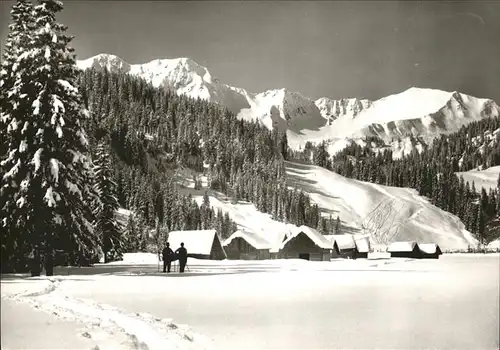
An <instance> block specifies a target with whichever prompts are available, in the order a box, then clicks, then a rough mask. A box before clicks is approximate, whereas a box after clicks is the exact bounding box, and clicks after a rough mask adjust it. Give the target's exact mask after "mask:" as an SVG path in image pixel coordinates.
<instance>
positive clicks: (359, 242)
mask: <svg viewBox="0 0 500 350" xmlns="http://www.w3.org/2000/svg"><path fill="white" fill-rule="evenodd" d="M354 242H355V243H356V248H357V249H358V252H360V253H369V252H370V236H369V235H363V236H354Z"/></svg>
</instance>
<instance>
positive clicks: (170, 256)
mask: <svg viewBox="0 0 500 350" xmlns="http://www.w3.org/2000/svg"><path fill="white" fill-rule="evenodd" d="M162 256H163V272H170V266H171V265H172V260H175V258H174V252H173V250H172V249H171V248H170V243H168V242H167V246H166V247H165V248H163V251H162Z"/></svg>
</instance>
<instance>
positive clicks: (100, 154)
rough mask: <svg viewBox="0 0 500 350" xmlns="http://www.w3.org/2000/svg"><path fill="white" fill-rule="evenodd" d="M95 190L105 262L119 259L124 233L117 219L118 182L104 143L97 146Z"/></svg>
mask: <svg viewBox="0 0 500 350" xmlns="http://www.w3.org/2000/svg"><path fill="white" fill-rule="evenodd" d="M94 166H95V167H94V173H95V178H94V181H95V190H96V192H97V195H98V200H97V201H96V205H95V225H94V228H95V230H96V234H97V235H98V236H99V237H100V239H101V248H102V251H103V254H104V262H109V261H114V260H119V259H121V258H122V254H123V248H124V247H123V235H122V232H121V227H120V225H119V224H118V222H117V221H116V218H115V212H116V210H117V209H118V208H119V204H118V199H117V197H116V184H115V182H114V181H113V180H112V174H111V164H110V155H109V151H108V150H107V148H106V146H105V144H104V143H100V144H99V145H98V147H97V151H96V154H95V160H94Z"/></svg>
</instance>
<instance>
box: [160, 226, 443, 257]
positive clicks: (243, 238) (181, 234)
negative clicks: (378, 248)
mask: <svg viewBox="0 0 500 350" xmlns="http://www.w3.org/2000/svg"><path fill="white" fill-rule="evenodd" d="M168 241H169V243H170V247H171V248H172V249H174V250H175V249H177V248H178V247H179V246H180V243H181V242H183V243H184V244H185V246H186V248H187V250H188V256H189V257H193V258H198V259H210V260H223V259H235V260H264V259H305V260H311V261H329V260H330V259H335V258H348V259H358V258H367V257H368V253H369V252H370V240H369V236H368V235H363V236H361V235H350V234H345V235H323V234H322V233H321V232H319V231H317V230H315V229H313V228H310V227H307V226H301V227H299V228H297V229H295V230H292V232H288V233H287V234H283V235H282V237H281V239H280V240H279V242H270V241H268V240H266V239H265V238H263V237H262V236H261V235H258V234H256V233H255V232H251V231H246V230H238V231H236V232H234V233H233V234H232V235H231V236H230V237H229V238H228V239H226V240H225V241H224V242H222V241H221V240H220V238H219V236H218V235H217V232H216V230H196V231H173V232H170V233H169V237H168ZM387 251H388V252H389V253H390V254H391V257H401V258H415V259H421V258H439V255H441V254H442V253H441V249H440V247H439V246H438V245H437V244H432V243H430V244H429V243H427V244H423V243H420V244H419V243H417V242H394V243H392V244H391V245H390V246H389V247H388V249H387Z"/></svg>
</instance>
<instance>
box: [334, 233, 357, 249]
mask: <svg viewBox="0 0 500 350" xmlns="http://www.w3.org/2000/svg"><path fill="white" fill-rule="evenodd" d="M332 236H333V238H334V239H335V242H337V246H338V247H339V249H340V250H342V249H354V248H356V242H354V236H353V235H332Z"/></svg>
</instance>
